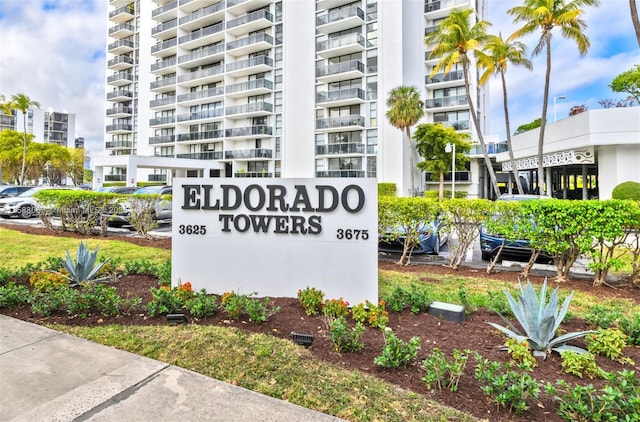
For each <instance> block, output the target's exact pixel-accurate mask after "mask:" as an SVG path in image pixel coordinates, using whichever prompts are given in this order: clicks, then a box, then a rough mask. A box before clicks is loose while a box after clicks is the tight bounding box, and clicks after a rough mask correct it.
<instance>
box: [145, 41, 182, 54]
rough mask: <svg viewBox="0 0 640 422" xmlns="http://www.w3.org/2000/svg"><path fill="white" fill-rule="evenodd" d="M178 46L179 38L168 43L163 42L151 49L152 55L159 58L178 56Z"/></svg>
mask: <svg viewBox="0 0 640 422" xmlns="http://www.w3.org/2000/svg"><path fill="white" fill-rule="evenodd" d="M177 45H178V39H177V38H171V39H168V40H166V41H161V42H159V43H157V44H156V45H154V46H153V47H151V54H153V55H157V56H160V55H162V56H170V55H173V54H176V51H177V48H176V47H177ZM156 53H159V54H156Z"/></svg>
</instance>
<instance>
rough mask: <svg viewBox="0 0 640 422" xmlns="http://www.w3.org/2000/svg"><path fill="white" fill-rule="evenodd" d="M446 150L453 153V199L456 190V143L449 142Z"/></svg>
mask: <svg viewBox="0 0 640 422" xmlns="http://www.w3.org/2000/svg"><path fill="white" fill-rule="evenodd" d="M444 151H445V152H450V153H451V199H453V198H454V197H455V192H456V144H454V143H452V142H449V143H447V145H446V146H445V147H444Z"/></svg>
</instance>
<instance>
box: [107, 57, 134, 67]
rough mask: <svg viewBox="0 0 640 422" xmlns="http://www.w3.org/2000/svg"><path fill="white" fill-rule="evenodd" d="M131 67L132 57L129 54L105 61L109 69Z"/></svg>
mask: <svg viewBox="0 0 640 422" xmlns="http://www.w3.org/2000/svg"><path fill="white" fill-rule="evenodd" d="M131 67H133V59H132V58H131V57H129V56H118V57H114V58H113V59H111V60H109V61H108V62H107V68H109V69H111V70H124V69H129V68H131Z"/></svg>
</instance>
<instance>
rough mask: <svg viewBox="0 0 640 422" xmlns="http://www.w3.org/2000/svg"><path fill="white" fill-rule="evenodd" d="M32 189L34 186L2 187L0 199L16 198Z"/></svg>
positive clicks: (0, 188)
mask: <svg viewBox="0 0 640 422" xmlns="http://www.w3.org/2000/svg"><path fill="white" fill-rule="evenodd" d="M32 187H33V186H16V185H6V186H0V198H12V197H14V196H18V195H20V194H21V193H22V192H26V191H28V190H29V189H31V188H32Z"/></svg>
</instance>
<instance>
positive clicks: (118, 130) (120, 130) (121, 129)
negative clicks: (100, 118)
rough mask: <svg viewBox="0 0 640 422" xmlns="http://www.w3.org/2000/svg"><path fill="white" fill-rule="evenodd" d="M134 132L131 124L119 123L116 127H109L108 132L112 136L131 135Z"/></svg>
mask: <svg viewBox="0 0 640 422" xmlns="http://www.w3.org/2000/svg"><path fill="white" fill-rule="evenodd" d="M132 130H133V126H132V125H131V123H117V124H114V125H107V128H106V132H107V133H111V134H115V135H117V134H124V133H130V132H131V131H132Z"/></svg>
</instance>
